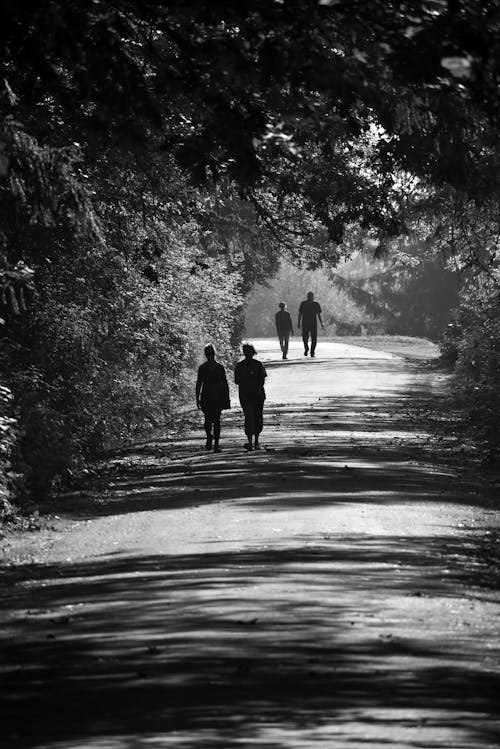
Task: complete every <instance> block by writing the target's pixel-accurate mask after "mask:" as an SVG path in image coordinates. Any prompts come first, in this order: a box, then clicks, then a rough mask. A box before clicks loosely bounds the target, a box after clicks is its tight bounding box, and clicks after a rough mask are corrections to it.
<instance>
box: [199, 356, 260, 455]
mask: <svg viewBox="0 0 500 749" xmlns="http://www.w3.org/2000/svg"><path fill="white" fill-rule="evenodd" d="M256 353H257V352H256V351H255V348H254V347H253V346H252V344H251V343H244V344H243V356H244V358H243V359H242V360H241V361H240V362H238V364H237V365H236V367H235V370H234V381H235V383H236V384H237V385H238V392H239V398H240V404H241V408H242V409H243V414H244V417H245V434H246V437H247V442H246V443H245V445H244V448H245V449H246V450H259V449H260V444H259V436H260V433H261V432H262V428H263V413H264V401H265V399H266V393H265V390H264V382H265V379H266V377H267V372H266V370H265V367H264V365H263V364H262V362H260V361H258V360H257V359H255V358H254V357H255V355H256ZM205 356H206V358H207V361H206V362H205V363H204V364H202V365H201V366H200V367H199V369H198V378H197V380H196V405H197V407H198V408H199V409H201V410H202V411H203V415H204V417H205V423H204V427H205V433H206V435H207V441H206V444H205V449H206V450H211V449H212V446H213V450H214V452H220V450H221V448H220V444H219V441H220V433H221V421H220V419H221V413H222V411H224V410H226V409H229V408H231V403H230V400H229V386H228V382H227V377H226V370H225V369H224V367H223V365H222V364H220V363H219V362H218V361H216V359H215V349H214V347H213V346H211V345H209V346H205Z"/></svg>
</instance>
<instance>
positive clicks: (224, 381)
mask: <svg viewBox="0 0 500 749" xmlns="http://www.w3.org/2000/svg"><path fill="white" fill-rule="evenodd" d="M220 367H221V383H222V392H223V394H224V398H223V400H224V407H225V408H231V401H230V398H229V383H228V381H227V376H226V370H225V368H224V367H223V365H222V364H221V365H220Z"/></svg>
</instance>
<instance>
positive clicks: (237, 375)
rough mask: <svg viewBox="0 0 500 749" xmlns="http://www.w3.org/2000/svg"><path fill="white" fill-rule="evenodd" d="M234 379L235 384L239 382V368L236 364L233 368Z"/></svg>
mask: <svg viewBox="0 0 500 749" xmlns="http://www.w3.org/2000/svg"><path fill="white" fill-rule="evenodd" d="M234 381H235V383H236V384H237V385H239V384H240V369H239V366H238V364H237V365H236V366H235V368H234Z"/></svg>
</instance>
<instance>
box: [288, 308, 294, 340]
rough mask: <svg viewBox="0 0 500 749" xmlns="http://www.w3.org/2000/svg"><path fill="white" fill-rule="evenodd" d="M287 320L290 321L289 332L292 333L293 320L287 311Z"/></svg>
mask: <svg viewBox="0 0 500 749" xmlns="http://www.w3.org/2000/svg"><path fill="white" fill-rule="evenodd" d="M288 322H289V323H290V333H291V334H292V335H293V322H292V316H291V315H290V313H288Z"/></svg>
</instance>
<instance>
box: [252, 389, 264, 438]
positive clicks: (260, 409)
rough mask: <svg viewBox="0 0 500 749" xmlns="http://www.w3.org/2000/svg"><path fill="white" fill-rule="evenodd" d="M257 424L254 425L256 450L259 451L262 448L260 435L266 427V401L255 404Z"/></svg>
mask: <svg viewBox="0 0 500 749" xmlns="http://www.w3.org/2000/svg"><path fill="white" fill-rule="evenodd" d="M254 414H255V424H254V429H255V431H254V434H255V449H256V450H258V449H259V448H260V445H259V435H260V433H261V432H262V429H263V427H264V401H263V400H259V401H257V403H255V410H254Z"/></svg>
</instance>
